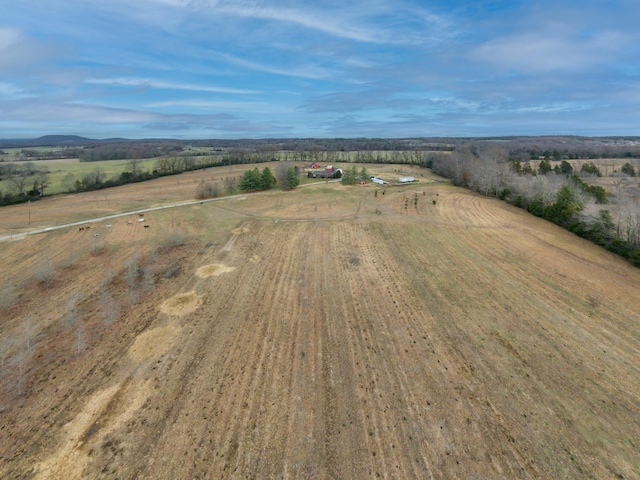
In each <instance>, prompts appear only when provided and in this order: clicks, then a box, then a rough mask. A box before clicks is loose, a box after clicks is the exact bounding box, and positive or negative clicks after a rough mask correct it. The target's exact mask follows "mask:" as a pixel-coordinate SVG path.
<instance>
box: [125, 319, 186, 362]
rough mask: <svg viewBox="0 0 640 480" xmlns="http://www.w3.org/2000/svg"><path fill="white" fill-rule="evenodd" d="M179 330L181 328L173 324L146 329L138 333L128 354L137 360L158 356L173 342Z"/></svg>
mask: <svg viewBox="0 0 640 480" xmlns="http://www.w3.org/2000/svg"><path fill="white" fill-rule="evenodd" d="M180 331H181V328H180V327H179V326H178V325H175V324H169V325H166V326H163V327H158V328H154V329H152V330H147V331H145V332H143V333H141V334H140V335H138V337H137V338H136V340H135V342H134V344H133V345H131V348H129V356H130V357H131V358H132V359H133V360H135V361H137V362H142V361H144V360H148V359H152V358H156V357H159V356H161V355H163V354H164V353H166V352H167V351H168V350H169V349H170V348H171V347H172V346H173V345H174V344H175V342H176V340H177V338H178V335H179V334H180Z"/></svg>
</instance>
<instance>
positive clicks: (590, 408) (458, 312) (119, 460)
mask: <svg viewBox="0 0 640 480" xmlns="http://www.w3.org/2000/svg"><path fill="white" fill-rule="evenodd" d="M314 188H316V187H314ZM374 192H375V189H374V188H372V186H367V187H352V188H351V189H346V188H345V187H340V186H335V188H332V187H331V186H329V187H327V186H322V185H320V186H318V187H317V188H316V191H314V192H309V193H303V192H302V191H298V192H291V193H279V192H273V193H269V194H264V195H261V196H248V198H247V199H246V200H244V201H241V200H236V201H234V203H230V204H228V205H225V207H224V208H219V207H217V206H215V205H214V204H208V205H197V206H193V207H188V208H187V209H185V210H184V211H182V212H180V214H179V215H177V214H175V213H176V212H173V213H172V212H169V211H166V212H163V213H162V215H160V214H156V215H155V216H152V217H151V218H149V220H148V222H149V223H150V224H151V225H152V228H149V229H144V228H143V227H141V226H138V225H133V227H134V228H133V230H132V229H128V227H131V225H127V224H125V223H124V222H122V224H118V225H114V226H113V228H111V229H109V231H108V233H105V235H106V237H105V238H102V237H101V241H102V242H103V245H102V246H101V248H98V249H94V248H93V245H92V241H93V237H91V238H89V237H83V236H82V235H83V233H85V232H78V231H77V229H73V231H71V230H70V231H68V232H56V233H50V234H44V235H39V236H37V237H38V238H36V237H34V238H28V239H25V240H22V241H20V242H10V243H7V244H4V245H2V249H3V251H2V258H0V260H2V261H3V262H4V261H5V260H6V261H7V262H8V263H7V265H9V267H8V268H10V269H11V272H12V273H13V274H15V275H16V277H15V278H20V279H21V280H20V282H17V283H16V285H15V287H14V288H15V292H16V293H15V296H16V300H15V304H14V305H13V306H12V307H11V308H10V309H9V310H8V311H6V312H5V313H4V314H3V319H4V321H3V322H2V324H1V325H0V334H1V335H2V338H3V339H4V340H5V342H4V345H5V348H4V350H3V351H4V352H5V355H4V358H5V368H4V373H3V375H2V377H1V379H2V390H1V393H0V408H1V409H2V410H1V412H2V413H0V420H1V421H0V445H2V446H3V448H2V451H1V452H0V477H3V478H4V477H6V478H149V479H156V478H216V479H217V478H378V477H380V478H420V479H422V478H549V479H556V478H629V479H631V478H640V459H639V458H640V457H638V454H637V450H638V448H639V446H640V445H639V443H640V442H639V441H638V439H639V438H640V423H639V422H638V419H639V418H640V417H639V415H640V412H639V410H638V405H640V302H638V301H637V295H638V291H639V287H640V271H639V270H638V269H634V268H632V267H631V266H629V265H628V264H627V263H625V262H624V261H622V260H621V259H619V258H617V257H615V256H614V255H612V254H609V253H607V252H606V251H604V250H602V249H599V248H597V247H595V246H593V245H591V244H589V243H588V242H585V241H582V240H581V239H579V238H577V237H575V236H573V235H571V234H569V233H567V232H565V231H563V230H561V229H559V228H556V227H555V226H553V225H551V224H549V223H547V222H544V221H542V220H540V219H536V218H534V217H531V216H529V215H528V214H526V213H525V212H523V211H522V210H518V209H515V208H512V207H510V206H508V205H506V204H504V203H502V202H500V201H497V200H491V199H486V198H482V197H480V196H477V195H474V194H472V193H469V192H467V191H464V190H461V189H457V188H454V187H451V186H448V185H443V184H437V183H430V182H428V181H426V180H425V181H423V182H421V183H420V184H418V185H415V186H412V187H409V188H389V189H386V190H385V194H384V195H383V194H382V190H381V189H379V192H378V194H377V195H375V193H374ZM416 198H417V200H415V199H416ZM434 201H435V203H434ZM187 210H188V211H187ZM332 213H335V215H336V216H337V217H338V218H337V219H336V218H334V217H333V216H332ZM275 220H278V221H277V222H276V221H275ZM136 227H140V228H136ZM176 228H179V229H180V230H181V231H182V232H183V234H184V236H185V243H184V244H183V245H176V244H171V242H168V240H167V238H165V236H164V233H162V234H161V233H158V231H162V232H171V231H172V230H174V229H176ZM105 232H106V231H105ZM83 242H84V243H83ZM87 242H88V243H87ZM74 246H75V247H74ZM72 247H73V248H74V250H75V251H77V252H78V253H77V259H76V261H75V262H74V264H73V265H72V266H69V267H67V268H59V269H57V270H56V276H55V279H54V280H53V281H52V282H51V285H50V286H49V287H47V286H46V285H44V284H42V283H39V282H38V281H37V280H36V279H34V277H33V275H32V274H30V273H29V272H31V271H32V270H30V269H37V268H38V267H39V262H38V261H37V259H36V260H33V261H32V260H30V259H31V258H32V257H34V255H33V252H34V251H37V252H38V255H40V256H43V255H44V256H46V257H47V258H49V259H51V262H52V263H54V264H56V265H57V263H56V262H59V261H60V262H61V261H62V260H63V259H64V258H65V255H66V252H67V251H68V250H69V249H70V248H72ZM28 252H31V254H29V253H28ZM38 255H36V257H37V256H38ZM135 255H137V257H136V258H137V263H136V264H135V267H136V268H133V267H132V266H131V265H132V260H131V259H132V256H135ZM11 258H17V260H12V261H9V260H10V259H11ZM41 258H42V257H41ZM20 262H22V263H20ZM21 265H22V266H21ZM145 269H152V271H153V273H154V275H153V282H149V281H147V282H145V272H146V270H145ZM138 270H139V272H138ZM105 272H111V273H110V274H109V275H106V276H105ZM131 272H134V273H131ZM135 272H138V273H135ZM8 278H9V275H8V274H4V273H3V276H2V280H3V281H5V282H6V281H7V280H8ZM11 278H14V277H11ZM74 294H75V295H79V297H80V298H79V299H78V300H77V301H76V305H77V307H76V308H75V311H74V312H75V320H74V321H70V320H69V298H70V297H71V296H72V295H74ZM109 297H110V298H111V299H112V301H113V303H109V302H107V301H106V300H105V298H107V299H108V298H109ZM43 298H47V308H46V309H43V308H42V299H43ZM115 305H117V307H118V308H117V310H118V316H117V318H116V319H111V318H110V317H109V316H108V315H105V313H104V310H108V309H109V308H111V309H113V308H115V307H114V306H115ZM27 317H30V318H31V319H32V322H31V323H29V324H28V325H27V324H25V318H27ZM25 325H27V326H25ZM78 331H81V332H82V333H83V335H84V337H82V338H81V340H83V341H82V342H79V341H78V338H79V336H78ZM26 332H29V335H27V333H26ZM27 337H28V338H29V339H30V341H29V343H30V347H29V348H26V346H25V345H26V338H27Z"/></svg>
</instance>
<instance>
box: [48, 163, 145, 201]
mask: <svg viewBox="0 0 640 480" xmlns="http://www.w3.org/2000/svg"><path fill="white" fill-rule="evenodd" d="M155 162H156V159H153V158H152V159H147V160H143V161H142V162H141V163H140V164H138V169H139V170H146V171H149V172H150V171H152V170H153V168H154V165H155ZM36 163H37V165H39V166H46V167H48V168H49V172H50V173H49V188H47V190H46V191H45V193H46V194H47V195H51V194H54V193H63V192H66V191H67V188H66V187H65V186H64V185H63V183H62V182H63V179H64V177H65V176H66V175H67V174H68V173H71V174H73V175H74V176H75V178H76V179H81V178H82V177H83V176H84V175H87V174H88V173H91V172H92V171H94V170H95V169H96V168H99V169H100V170H102V171H103V172H105V174H106V178H105V180H107V179H110V178H113V177H119V176H120V174H121V173H122V172H125V171H127V170H130V168H129V163H128V161H127V160H105V161H102V162H80V161H78V160H75V159H74V160H43V161H40V162H36Z"/></svg>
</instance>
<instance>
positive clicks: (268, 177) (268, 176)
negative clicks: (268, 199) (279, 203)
mask: <svg viewBox="0 0 640 480" xmlns="http://www.w3.org/2000/svg"><path fill="white" fill-rule="evenodd" d="M275 184H276V177H274V176H273V173H271V170H269V167H265V168H264V170H262V188H263V189H265V190H269V189H270V188H272V187H273V186H274V185H275Z"/></svg>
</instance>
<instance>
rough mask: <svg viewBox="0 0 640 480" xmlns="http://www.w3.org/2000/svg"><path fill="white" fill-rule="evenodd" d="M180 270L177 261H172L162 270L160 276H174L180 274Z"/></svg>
mask: <svg viewBox="0 0 640 480" xmlns="http://www.w3.org/2000/svg"><path fill="white" fill-rule="evenodd" d="M181 272H182V265H180V264H179V263H178V262H172V263H171V264H170V265H169V266H168V267H167V269H166V270H165V271H164V273H163V274H162V276H163V277H164V278H174V277H177V276H178V275H180V273H181Z"/></svg>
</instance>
